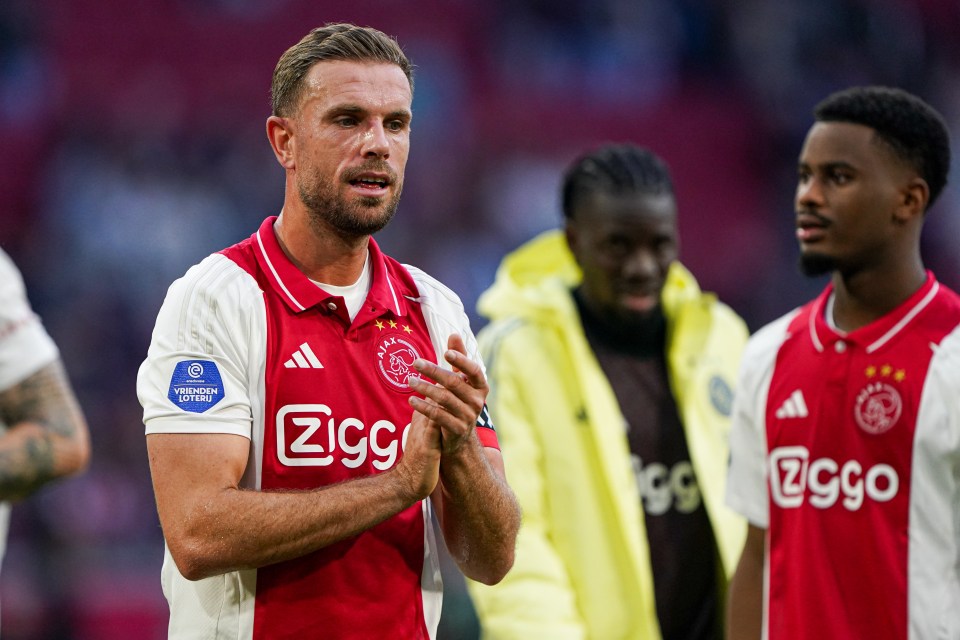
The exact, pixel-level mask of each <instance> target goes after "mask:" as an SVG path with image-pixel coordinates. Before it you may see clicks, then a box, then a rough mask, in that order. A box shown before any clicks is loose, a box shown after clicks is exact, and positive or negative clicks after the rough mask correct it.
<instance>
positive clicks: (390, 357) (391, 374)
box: [376, 335, 420, 391]
mask: <svg viewBox="0 0 960 640" xmlns="http://www.w3.org/2000/svg"><path fill="white" fill-rule="evenodd" d="M376 357H377V370H378V371H379V372H380V376H381V377H382V378H383V379H384V380H385V381H386V383H387V385H388V386H390V387H392V388H394V389H397V390H399V391H406V390H408V389H409V388H410V385H408V384H407V378H408V377H410V376H419V375H420V374H419V373H417V370H416V369H414V368H413V361H414V360H416V359H417V358H419V357H420V354H419V353H418V352H417V348H416V347H414V346H413V344H411V343H410V342H409V341H408V340H406V339H404V338H403V337H402V336H398V335H387V336H384V337H383V338H382V339H381V340H380V342H378V343H377V350H376Z"/></svg>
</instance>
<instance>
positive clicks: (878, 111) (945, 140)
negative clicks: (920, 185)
mask: <svg viewBox="0 0 960 640" xmlns="http://www.w3.org/2000/svg"><path fill="white" fill-rule="evenodd" d="M813 115H814V117H815V118H816V119H817V121H818V122H850V123H853V124H862V125H864V126H867V127H870V128H871V129H873V130H874V131H876V133H877V137H878V138H879V139H880V140H882V141H883V142H884V143H886V144H887V145H888V146H889V147H890V148H891V149H892V150H893V152H894V154H895V155H896V156H897V157H898V158H900V159H901V160H903V161H904V162H906V163H907V164H909V165H910V166H911V167H913V168H914V169H915V170H916V172H917V173H918V174H919V175H920V177H922V178H923V179H924V180H926V182H927V186H928V187H929V188H930V200H929V202H927V208H928V209H929V208H930V206H931V205H932V204H933V203H934V201H935V200H936V199H937V197H938V196H939V195H940V193H941V192H942V191H943V187H944V186H945V185H946V184H947V174H948V173H949V172H950V134H949V133H948V132H947V125H946V123H945V122H944V120H943V116H941V115H940V114H939V113H938V112H937V111H936V110H935V109H934V108H933V107H931V106H930V105H929V104H927V103H926V102H924V101H923V100H921V99H920V98H918V97H917V96H915V95H913V94H910V93H907V92H906V91H903V90H902V89H896V88H893V87H852V88H850V89H845V90H843V91H838V92H836V93H833V94H831V95H830V96H828V97H827V98H825V99H824V100H823V101H821V102H820V103H819V104H818V105H817V106H816V107H814V110H813Z"/></svg>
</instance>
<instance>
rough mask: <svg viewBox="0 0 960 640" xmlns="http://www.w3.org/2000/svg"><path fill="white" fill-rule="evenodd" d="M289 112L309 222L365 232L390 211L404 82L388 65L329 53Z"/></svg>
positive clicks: (403, 156) (406, 120)
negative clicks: (337, 57)
mask: <svg viewBox="0 0 960 640" xmlns="http://www.w3.org/2000/svg"><path fill="white" fill-rule="evenodd" d="M304 82H305V91H304V97H303V99H302V101H301V103H300V106H299V109H298V111H297V113H296V115H295V116H294V117H293V118H290V121H291V126H292V128H293V132H294V138H293V141H294V161H295V169H296V186H297V190H298V192H299V195H300V199H301V200H302V201H303V203H304V204H305V205H306V207H307V210H308V211H309V212H310V214H311V218H312V220H313V223H314V224H315V225H317V226H321V227H322V226H327V225H329V226H330V227H333V228H334V229H335V230H336V231H337V232H339V233H342V234H344V235H348V236H359V235H368V234H371V233H375V232H376V231H379V230H380V229H382V228H383V227H384V226H386V224H387V223H388V222H389V221H390V218H391V217H393V214H394V211H395V210H396V208H397V203H398V202H399V200H400V192H401V191H402V190H403V171H404V168H405V167H406V164H407V155H408V153H409V150H410V120H411V110H410V104H411V101H412V98H413V96H412V94H411V90H410V83H409V81H408V80H407V77H406V76H405V75H404V73H403V71H402V70H401V69H400V67H398V66H396V65H393V64H386V63H384V64H381V63H365V62H353V61H345V60H330V61H323V62H318V63H317V64H315V65H314V66H313V67H312V68H311V69H310V71H309V72H308V73H307V76H306V78H305V79H304Z"/></svg>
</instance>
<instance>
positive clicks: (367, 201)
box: [297, 179, 403, 238]
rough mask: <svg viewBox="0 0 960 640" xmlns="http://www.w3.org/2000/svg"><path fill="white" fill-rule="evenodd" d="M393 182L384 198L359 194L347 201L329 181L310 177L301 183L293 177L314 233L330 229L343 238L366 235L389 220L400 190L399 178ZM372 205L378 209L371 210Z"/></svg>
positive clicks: (394, 210) (374, 231)
mask: <svg viewBox="0 0 960 640" xmlns="http://www.w3.org/2000/svg"><path fill="white" fill-rule="evenodd" d="M394 186H395V190H394V193H393V195H392V196H391V197H390V198H389V199H388V200H384V198H367V197H361V198H358V199H357V200H356V202H355V203H348V202H346V201H345V200H344V199H343V198H341V197H340V196H339V195H338V194H337V192H336V189H335V188H334V187H333V185H331V184H330V183H324V182H323V181H321V180H314V181H313V184H305V181H303V180H299V179H298V180H297V191H298V192H299V194H300V200H301V201H302V202H303V204H304V206H305V207H306V208H307V211H308V213H309V214H310V225H311V226H312V227H313V229H314V230H315V231H317V232H318V233H322V232H324V231H325V230H329V229H333V230H334V232H336V233H337V234H338V235H339V236H340V237H343V238H358V237H362V236H370V235H373V234H375V233H377V232H378V231H380V230H381V229H383V228H384V227H386V226H387V224H389V223H390V220H391V219H393V215H394V214H395V213H396V212H397V205H398V204H399V202H400V192H401V191H402V190H403V185H402V184H401V183H399V182H394ZM311 187H313V188H311ZM376 208H380V211H379V212H374V211H372V210H373V209H376Z"/></svg>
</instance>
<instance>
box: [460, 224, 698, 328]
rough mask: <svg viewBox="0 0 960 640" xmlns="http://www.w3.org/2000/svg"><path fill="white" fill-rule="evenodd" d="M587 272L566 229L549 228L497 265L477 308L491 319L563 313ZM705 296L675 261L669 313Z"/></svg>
mask: <svg viewBox="0 0 960 640" xmlns="http://www.w3.org/2000/svg"><path fill="white" fill-rule="evenodd" d="M581 277H582V276H581V272H580V267H579V266H577V263H576V260H574V257H573V254H572V253H571V252H570V248H569V247H568V246H567V240H566V238H565V237H564V234H563V231H562V230H560V229H552V230H550V231H545V232H543V233H541V234H540V235H538V236H537V237H535V238H533V239H532V240H530V241H529V242H527V243H526V244H523V245H521V246H520V248H518V249H516V250H515V251H513V252H511V253H509V254H507V256H506V257H505V258H504V259H503V261H502V262H501V263H500V266H499V267H498V268H497V274H496V278H495V279H494V283H493V286H491V287H490V288H489V289H487V290H486V291H484V292H483V294H482V295H481V296H480V299H479V301H478V302H477V311H479V312H480V314H481V315H482V316H484V317H486V318H488V319H489V320H491V321H494V320H499V319H501V318H505V317H535V316H536V317H542V316H546V315H553V316H557V315H558V313H559V312H563V313H566V312H569V311H570V310H572V309H573V302H572V299H571V298H570V296H569V295H568V293H569V291H570V290H571V289H573V288H574V287H576V285H577V284H579V283H580V279H581ZM699 296H700V287H699V285H697V281H696V280H695V279H694V278H693V275H691V273H690V272H689V271H687V269H686V268H685V267H684V266H683V265H681V264H680V263H679V262H674V263H673V264H672V265H670V271H669V272H668V273H667V280H666V282H665V283H664V287H663V291H662V292H661V294H660V300H661V303H662V304H663V307H664V313H665V314H666V315H667V317H672V316H674V315H675V312H676V309H677V308H678V307H679V305H681V304H682V303H684V302H687V301H691V300H696V299H697V298H698V297H699ZM558 319H559V318H558Z"/></svg>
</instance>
